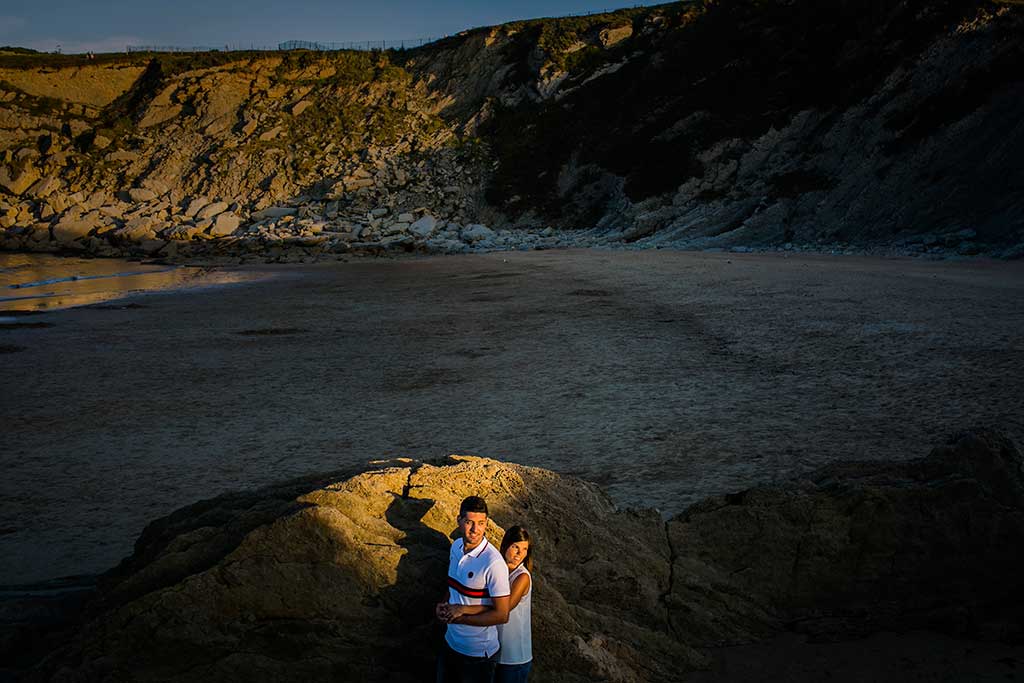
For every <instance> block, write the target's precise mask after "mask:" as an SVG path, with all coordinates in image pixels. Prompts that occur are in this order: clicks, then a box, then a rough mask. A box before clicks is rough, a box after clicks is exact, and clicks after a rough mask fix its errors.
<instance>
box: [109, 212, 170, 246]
mask: <svg viewBox="0 0 1024 683" xmlns="http://www.w3.org/2000/svg"><path fill="white" fill-rule="evenodd" d="M158 225H159V222H158V221H157V220H156V219H154V218H152V217H150V216H139V217H138V218H133V219H132V220H130V221H128V222H127V223H125V224H124V226H123V227H122V228H121V229H119V230H117V231H115V232H114V234H115V235H117V236H118V237H119V238H121V239H123V240H126V241H128V242H141V241H143V240H151V239H154V238H155V237H156V228H157V226H158Z"/></svg>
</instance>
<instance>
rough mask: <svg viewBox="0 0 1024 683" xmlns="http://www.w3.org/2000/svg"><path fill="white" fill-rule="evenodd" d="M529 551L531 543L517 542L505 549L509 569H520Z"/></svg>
mask: <svg viewBox="0 0 1024 683" xmlns="http://www.w3.org/2000/svg"><path fill="white" fill-rule="evenodd" d="M529 550H530V542H529V541H516V542H515V543H512V544H511V545H509V547H507V548H505V562H507V563H508V566H509V568H511V569H515V568H516V567H518V566H519V565H520V564H521V563H522V561H523V560H524V559H526V553H527V551H529Z"/></svg>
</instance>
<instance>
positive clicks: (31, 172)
mask: <svg viewBox="0 0 1024 683" xmlns="http://www.w3.org/2000/svg"><path fill="white" fill-rule="evenodd" d="M37 180H39V172H38V171H36V169H35V168H33V167H32V166H28V167H26V168H23V169H21V170H17V169H10V168H7V167H6V166H4V167H0V188H3V189H4V190H6V191H7V192H9V193H11V194H13V195H20V194H22V193H23V192H25V190H27V189H29V188H30V187H32V185H34V184H35V182H36V181H37Z"/></svg>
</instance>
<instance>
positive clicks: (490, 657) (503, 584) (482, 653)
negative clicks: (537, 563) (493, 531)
mask: <svg viewBox="0 0 1024 683" xmlns="http://www.w3.org/2000/svg"><path fill="white" fill-rule="evenodd" d="M458 522H459V532H460V534H461V537H460V538H459V539H458V540H456V541H455V542H454V543H453V544H452V549H451V554H450V555H449V556H448V600H447V602H441V603H438V605H437V607H436V608H435V615H436V616H437V618H438V619H439V620H440V621H443V622H445V623H446V624H448V629H447V632H446V633H445V638H444V640H445V642H444V644H443V645H442V646H441V653H440V655H439V656H438V658H437V681H438V683H448V682H451V683H477V682H481V683H490V682H491V681H496V682H497V683H520V682H525V681H526V679H527V676H528V675H529V673H530V666H531V664H532V663H533V651H532V643H531V638H530V604H531V595H532V593H533V590H532V580H531V576H530V568H531V565H532V561H531V557H530V555H531V553H530V535H529V534H528V533H527V532H526V529H524V528H522V527H519V526H514V527H511V528H510V529H509V530H508V531H506V532H505V537H504V538H503V539H502V541H501V549H500V550H499V549H498V548H495V547H494V546H493V545H492V544H491V543H490V542H489V541H488V540H487V538H486V536H485V535H484V531H486V529H487V503H485V502H484V499H483V498H480V497H478V496H470V497H468V498H466V499H465V500H463V501H462V505H461V506H459V517H458Z"/></svg>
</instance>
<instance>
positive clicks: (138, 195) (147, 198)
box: [128, 187, 157, 204]
mask: <svg viewBox="0 0 1024 683" xmlns="http://www.w3.org/2000/svg"><path fill="white" fill-rule="evenodd" d="M128 196H129V197H130V198H131V200H132V201H133V202H135V203H136V204H145V203H146V202H151V201H154V200H155V199H156V197H157V195H156V192H153V190H150V189H147V188H145V187H133V188H132V189H130V190H128Z"/></svg>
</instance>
